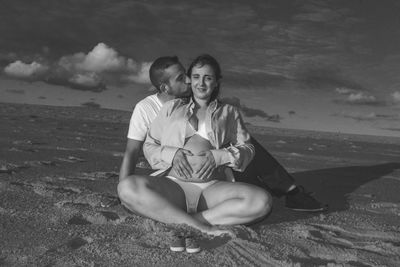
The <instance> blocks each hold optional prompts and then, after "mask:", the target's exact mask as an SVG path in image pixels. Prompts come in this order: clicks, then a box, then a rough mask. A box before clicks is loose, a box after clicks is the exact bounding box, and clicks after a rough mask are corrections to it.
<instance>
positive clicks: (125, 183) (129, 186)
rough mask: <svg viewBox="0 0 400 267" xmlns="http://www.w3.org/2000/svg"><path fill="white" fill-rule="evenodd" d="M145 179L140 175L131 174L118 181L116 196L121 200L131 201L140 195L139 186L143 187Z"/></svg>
mask: <svg viewBox="0 0 400 267" xmlns="http://www.w3.org/2000/svg"><path fill="white" fill-rule="evenodd" d="M144 183H145V181H144V180H143V179H141V177H140V176H136V175H132V176H129V177H127V178H125V179H123V180H121V181H120V182H119V183H118V186H117V191H118V196H119V198H120V199H121V201H122V202H132V201H133V200H134V199H136V198H137V197H139V196H140V192H141V191H142V190H141V188H143V187H144Z"/></svg>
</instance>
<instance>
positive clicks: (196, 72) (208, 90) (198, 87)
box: [190, 65, 218, 100]
mask: <svg viewBox="0 0 400 267" xmlns="http://www.w3.org/2000/svg"><path fill="white" fill-rule="evenodd" d="M190 80H191V84H192V92H193V96H194V97H195V98H197V99H202V100H210V98H211V94H212V92H213V91H214V90H216V88H217V86H218V81H217V79H216V77H215V74H214V70H213V68H212V67H211V66H210V65H203V66H200V65H195V66H194V67H193V69H192V75H191V76H190Z"/></svg>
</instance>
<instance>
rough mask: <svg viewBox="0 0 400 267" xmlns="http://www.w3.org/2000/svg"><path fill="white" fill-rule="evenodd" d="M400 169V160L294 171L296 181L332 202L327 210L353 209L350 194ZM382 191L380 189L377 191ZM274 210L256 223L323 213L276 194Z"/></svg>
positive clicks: (276, 221)
mask: <svg viewBox="0 0 400 267" xmlns="http://www.w3.org/2000/svg"><path fill="white" fill-rule="evenodd" d="M396 169H400V162H398V163H395V162H391V163H384V164H379V165H372V166H349V167H340V168H329V169H320V170H312V171H304V172H297V173H293V174H292V175H293V177H294V178H295V180H296V183H297V184H299V185H303V186H304V187H305V188H306V189H307V191H312V192H315V195H314V196H315V197H316V198H317V199H318V200H320V201H322V202H324V203H327V204H328V205H329V210H328V211H326V212H324V214H327V213H331V212H337V211H344V210H347V209H349V195H350V194H351V193H353V192H354V191H355V190H357V189H358V188H360V187H361V186H363V185H364V184H367V183H369V182H372V181H374V180H377V179H379V178H381V177H383V176H385V175H388V174H390V173H392V172H393V171H395V170H396ZM373 193H378V192H373ZM274 201H275V202H274V208H273V211H272V213H271V214H270V215H269V216H268V217H267V218H266V219H265V220H263V221H262V222H260V223H258V224H256V225H254V226H259V225H261V224H271V223H280V222H290V221H294V220H299V219H306V218H310V217H313V216H319V214H320V213H307V212H294V211H291V210H288V209H287V208H285V207H284V200H283V198H281V199H277V198H274Z"/></svg>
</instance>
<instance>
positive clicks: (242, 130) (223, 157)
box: [211, 105, 255, 172]
mask: <svg viewBox="0 0 400 267" xmlns="http://www.w3.org/2000/svg"><path fill="white" fill-rule="evenodd" d="M225 108H227V116H228V119H227V123H226V125H219V126H222V127H226V129H224V131H226V135H227V137H228V139H229V140H228V142H229V146H228V147H225V148H221V149H214V150H211V152H212V154H213V156H214V158H215V162H216V164H217V166H220V165H226V166H228V167H232V168H233V169H234V170H236V171H241V172H243V171H244V170H245V169H246V167H247V165H249V163H250V161H251V160H252V159H253V157H254V155H255V149H254V146H253V145H252V144H251V142H250V134H249V132H248V131H247V129H246V127H245V125H244V122H243V119H242V116H241V115H240V112H239V110H238V109H237V108H236V107H233V106H230V105H227V106H226V107H225Z"/></svg>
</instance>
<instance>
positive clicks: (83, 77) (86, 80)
mask: <svg viewBox="0 0 400 267" xmlns="http://www.w3.org/2000/svg"><path fill="white" fill-rule="evenodd" d="M68 81H69V82H70V83H72V84H75V85H81V86H84V87H98V86H100V85H101V84H102V80H101V78H100V77H99V75H97V74H96V73H94V72H89V73H82V74H81V73H77V74H74V75H73V76H72V77H71V78H69V79H68Z"/></svg>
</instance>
